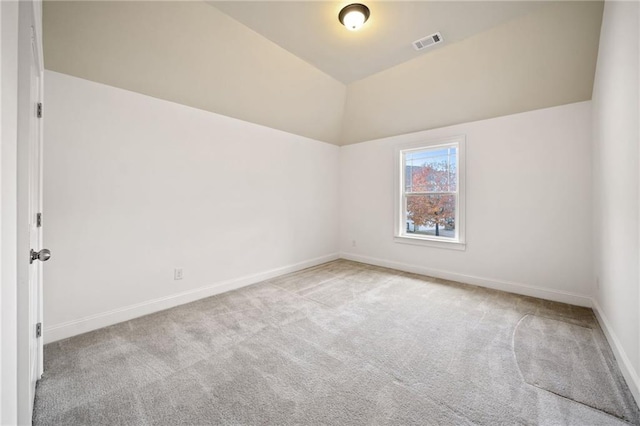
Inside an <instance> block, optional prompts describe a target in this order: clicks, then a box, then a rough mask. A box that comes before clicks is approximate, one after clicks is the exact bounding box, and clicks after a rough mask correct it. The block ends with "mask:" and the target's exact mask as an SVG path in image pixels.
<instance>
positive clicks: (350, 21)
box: [338, 3, 371, 31]
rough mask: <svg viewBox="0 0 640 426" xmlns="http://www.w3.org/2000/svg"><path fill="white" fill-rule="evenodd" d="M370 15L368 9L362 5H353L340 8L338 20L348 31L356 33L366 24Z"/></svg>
mask: <svg viewBox="0 0 640 426" xmlns="http://www.w3.org/2000/svg"><path fill="white" fill-rule="evenodd" d="M370 13H371V12H370V11H369V8H368V7H367V6H365V5H364V4H360V3H353V4H350V5H348V6H345V7H344V8H342V10H341V11H340V14H339V15H338V19H339V20H340V23H342V25H344V26H345V27H346V28H347V29H348V30H350V31H356V30H358V29H360V27H362V25H364V23H365V22H367V19H369V15H370Z"/></svg>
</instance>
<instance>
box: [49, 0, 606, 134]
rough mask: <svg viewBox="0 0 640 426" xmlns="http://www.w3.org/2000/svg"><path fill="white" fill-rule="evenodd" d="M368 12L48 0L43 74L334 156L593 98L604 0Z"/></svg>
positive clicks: (278, 4) (338, 4) (390, 4)
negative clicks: (237, 124) (353, 25)
mask: <svg viewBox="0 0 640 426" xmlns="http://www.w3.org/2000/svg"><path fill="white" fill-rule="evenodd" d="M367 3H368V6H369V7H370V9H371V18H370V19H369V21H368V22H367V23H366V25H365V26H364V27H363V28H362V29H361V30H360V31H358V32H351V31H347V30H346V29H345V28H344V27H343V26H342V25H341V24H340V23H339V22H338V19H337V15H338V11H339V10H340V9H341V8H342V7H343V6H345V5H346V4H347V2H345V1H332V0H331V1H253V2H250V1H232V2H219V1H207V2H203V1H184V0H181V1H115V0H113V1H59V0H55V1H54V0H45V5H44V17H43V24H44V53H45V68H46V69H48V70H51V71H57V72H61V73H65V74H69V75H72V76H76V77H80V78H84V79H88V80H92V81H96V82H99V83H104V84H108V85H111V86H115V87H119V88H123V89H127V90H131V91H135V92H138V93H142V94H145V95H149V96H153V97H156V98H159V99H164V100H168V101H172V102H177V103H181V104H184V105H188V106H191V107H195V108H198V109H202V110H206V111H211V112H214V113H219V114H223V115H226V116H230V117H235V118H238V119H241V120H245V121H249V122H253V123H257V124H260V125H265V126H269V127H272V128H275V129H280V130H283V131H287V132H290V133H295V134H298V135H302V136H306V137H309V138H313V139H316V140H321V141H325V142H329V143H333V144H337V145H343V144H350V143H357V142H362V141H367V140H372V139H376V138H381V137H386V136H392V135H397V134H402V133H408V132H413V131H419V130H426V129H432V128H436V127H442V126H447V125H452V124H457V123H463V122H469V121H474V120H481V119H485V118H492V117H497V116H502V115H508V114H514V113H519V112H524V111H530V110H534V109H539V108H545V107H551V106H556V105H562V104H566V103H571V102H579V101H585V100H589V99H591V92H592V87H593V79H594V72H595V65H596V58H597V51H598V41H599V33H600V24H601V20H602V10H603V3H602V2H600V1H549V2H547V1H471V2H458V1H420V2H410V1H387V2H378V1H371V2H367ZM437 31H439V32H441V34H442V36H443V38H444V42H443V43H441V44H439V45H437V46H435V47H432V48H428V49H426V50H424V51H420V52H416V51H415V50H413V48H412V46H411V43H412V42H413V41H415V40H417V39H419V38H421V37H423V36H427V35H429V34H432V33H434V32H437ZM221 143H222V142H221Z"/></svg>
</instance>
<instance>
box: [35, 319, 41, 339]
mask: <svg viewBox="0 0 640 426" xmlns="http://www.w3.org/2000/svg"><path fill="white" fill-rule="evenodd" d="M38 337H42V323H41V322H39V323H37V324H36V338H38Z"/></svg>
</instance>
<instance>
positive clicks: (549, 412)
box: [34, 260, 640, 425]
mask: <svg viewBox="0 0 640 426" xmlns="http://www.w3.org/2000/svg"><path fill="white" fill-rule="evenodd" d="M34 424H36V425H79V424H82V425H114V424H122V425H124V424H130V425H148V424H149V425H150V424H154V425H180V424H183V425H204V424H233V425H240V424H242V425H258V424H260V425H267V424H273V425H292V424H298V425H301V424H304V425H320V424H332V425H364V424H389V425H404V424H415V425H429V424H437V425H471V424H479V425H513V424H526V425H528V424H544V425H628V424H640V413H639V411H638V407H637V406H636V404H635V402H634V400H633V398H632V396H631V393H630V392H629V389H628V388H627V386H626V384H625V382H624V380H623V378H622V376H621V374H620V372H619V371H618V369H617V366H616V363H615V360H614V358H613V355H612V353H611V349H610V348H609V346H608V344H607V343H606V341H605V339H604V336H603V334H602V331H601V330H600V328H599V327H598V325H597V322H596V320H595V317H594V315H593V312H592V311H591V310H590V309H586V308H579V307H575V306H570V305H564V304H560V303H553V302H548V301H544V300H539V299H534V298H530V297H524V296H518V295H514V294H508V293H503V292H498V291H493V290H488V289H484V288H480V287H474V286H468V285H462V284H458V283H453V282H446V281H443V280H437V279H432V278H427V277H422V276H418V275H412V274H407V273H402V272H398V271H393V270H389V269H383V268H377V267H373V266H369V265H363V264H360V263H355V262H349V261H345V260H339V261H335V262H330V263H327V264H325V265H321V266H318V267H315V268H311V269H306V270H304V271H300V272H297V273H294V274H290V275H286V276H283V277H279V278H276V279H272V280H270V281H266V282H263V283H260V284H256V285H254V286H251V287H247V288H244V289H240V290H237V291H233V292H230V293H225V294H222V295H218V296H215V297H211V298H208V299H204V300H201V301H198V302H195V303H191V304H188V305H184V306H180V307H177V308H174V309H170V310H167V311H163V312H160V313H157V314H153V315H149V316H146V317H142V318H138V319H135V320H132V321H128V322H125V323H121V324H117V325H114V326H111V327H107V328H104V329H101V330H98V331H95V332H91V333H87V334H84V335H81V336H77V337H73V338H71V339H67V340H63V341H60V342H55V343H52V344H49V345H46V346H45V375H44V378H43V379H42V380H41V381H40V382H39V384H38V389H37V395H36V405H35V413H34Z"/></svg>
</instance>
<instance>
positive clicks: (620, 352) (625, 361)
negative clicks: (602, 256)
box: [592, 299, 640, 405]
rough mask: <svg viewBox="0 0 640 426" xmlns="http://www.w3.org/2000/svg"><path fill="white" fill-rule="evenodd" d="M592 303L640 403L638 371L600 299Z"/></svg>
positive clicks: (630, 386) (621, 368) (622, 370)
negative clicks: (615, 331)
mask: <svg viewBox="0 0 640 426" xmlns="http://www.w3.org/2000/svg"><path fill="white" fill-rule="evenodd" d="M592 303H593V312H595V314H596V318H597V319H598V322H599V323H600V327H601V328H602V331H604V334H605V336H606V337H607V340H608V341H609V346H611V349H613V354H614V355H615V357H616V360H617V361H618V366H619V367H620V371H621V372H622V375H623V376H624V379H625V380H626V381H627V386H629V390H631V394H633V397H634V398H635V400H636V403H637V404H638V405H640V378H638V373H637V372H636V370H635V369H634V368H633V365H632V364H631V360H629V357H628V356H627V353H626V352H625V350H624V348H623V347H622V344H621V343H620V340H619V339H618V336H616V334H615V333H614V331H613V328H611V323H610V322H609V320H608V319H607V316H606V315H605V314H604V312H603V311H602V308H601V307H600V305H599V304H598V301H597V300H595V299H593V301H592Z"/></svg>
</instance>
